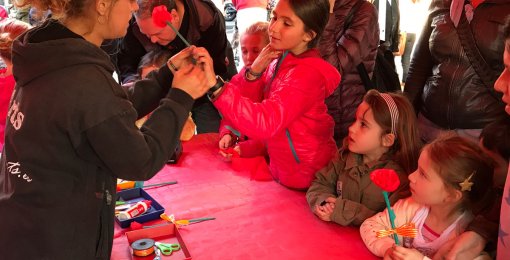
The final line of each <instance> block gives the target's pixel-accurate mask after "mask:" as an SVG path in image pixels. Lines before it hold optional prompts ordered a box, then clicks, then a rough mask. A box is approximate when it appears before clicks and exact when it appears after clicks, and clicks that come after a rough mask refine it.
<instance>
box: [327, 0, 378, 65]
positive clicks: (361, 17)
mask: <svg viewBox="0 0 510 260" xmlns="http://www.w3.org/2000/svg"><path fill="white" fill-rule="evenodd" d="M344 22H345V21H342V22H340V23H337V22H336V19H335V15H334V14H330V15H329V20H328V24H327V25H326V28H325V30H324V33H323V35H322V37H321V40H320V44H319V51H320V53H321V55H322V57H323V58H324V59H325V60H326V61H328V62H329V63H331V64H332V65H333V66H335V67H336V68H337V69H338V71H339V72H340V74H342V75H343V73H344V72H345V71H351V70H352V69H353V67H356V66H357V65H358V64H360V63H361V62H362V61H363V57H362V55H364V54H366V53H368V52H370V51H372V50H370V45H371V44H372V42H370V40H372V39H373V34H374V30H379V29H378V28H379V26H378V21H377V10H375V7H374V6H373V5H369V4H364V5H363V6H361V7H360V8H359V10H358V11H357V12H356V14H354V15H353V18H352V21H351V24H350V26H349V27H348V28H347V30H346V31H345V32H344V34H343V35H342V36H341V37H340V39H336V31H338V27H341V28H342V29H343V26H344ZM377 42H379V40H378V39H377ZM374 58H375V56H374Z"/></svg>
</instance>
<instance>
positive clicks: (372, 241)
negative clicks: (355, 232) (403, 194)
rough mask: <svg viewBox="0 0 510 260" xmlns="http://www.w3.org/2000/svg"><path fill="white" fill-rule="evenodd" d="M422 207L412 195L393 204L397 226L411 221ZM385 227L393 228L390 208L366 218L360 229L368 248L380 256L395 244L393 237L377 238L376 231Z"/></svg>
mask: <svg viewBox="0 0 510 260" xmlns="http://www.w3.org/2000/svg"><path fill="white" fill-rule="evenodd" d="M421 207H422V205H420V204H418V203H416V202H414V201H413V199H412V198H411V197H409V198H407V199H401V200H399V201H397V203H395V205H393V210H394V211H395V216H396V218H395V226H396V227H399V226H402V225H404V224H406V223H408V222H410V221H411V220H412V219H413V217H414V215H415V214H416V212H417V211H418V209H419V208H421ZM384 229H391V224H390V220H389V218H388V209H385V210H384V211H382V212H379V213H377V214H376V215H374V216H372V217H371V218H368V219H367V220H365V222H363V224H361V226H360V229H359V231H360V234H361V238H362V239H363V242H365V245H366V246H367V248H368V250H370V252H372V253H373V254H374V255H376V256H379V257H383V256H384V253H385V252H386V250H388V248H390V247H392V246H393V244H395V241H394V240H393V238H392V237H383V238H377V236H376V232H377V231H379V230H384ZM399 239H400V241H402V238H401V237H399Z"/></svg>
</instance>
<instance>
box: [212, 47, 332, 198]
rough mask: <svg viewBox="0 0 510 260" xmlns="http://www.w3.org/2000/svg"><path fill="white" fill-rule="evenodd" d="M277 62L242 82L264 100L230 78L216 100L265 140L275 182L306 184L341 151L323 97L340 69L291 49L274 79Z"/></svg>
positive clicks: (244, 129) (237, 123)
mask: <svg viewBox="0 0 510 260" xmlns="http://www.w3.org/2000/svg"><path fill="white" fill-rule="evenodd" d="M277 62H278V61H277V60H275V61H273V62H272V63H271V65H269V67H268V68H267V69H266V71H265V72H264V74H263V75H262V77H261V78H260V79H259V80H257V81H254V82H248V81H246V80H245V79H244V78H243V79H242V80H240V81H239V84H243V85H244V86H243V87H248V84H250V85H252V86H251V88H254V89H261V90H262V91H263V92H264V100H263V101H262V102H260V103H257V102H253V101H251V100H250V99H248V98H245V97H242V95H241V93H240V91H239V88H238V87H236V86H233V85H232V83H227V84H226V85H225V87H224V89H223V92H222V93H221V95H220V96H219V97H217V99H216V100H214V101H213V103H214V105H215V106H216V108H218V110H219V111H220V112H221V114H222V115H223V116H224V117H225V118H227V119H228V120H229V121H230V122H231V123H232V125H233V127H234V128H235V129H237V130H239V131H240V132H241V133H243V134H246V135H247V136H249V137H250V138H252V139H256V140H262V141H263V142H265V144H266V147H267V152H268V154H269V158H270V161H271V162H270V170H271V174H272V175H273V177H274V179H275V180H276V181H278V182H280V183H281V184H282V185H284V186H287V187H290V188H296V189H306V188H308V187H309V186H310V183H311V182H312V180H313V178H314V175H315V173H316V172H317V171H318V170H320V169H321V168H323V167H324V166H326V164H327V163H328V162H329V161H330V160H331V159H332V158H333V156H335V155H336V154H337V147H336V144H335V141H334V140H333V128H334V122H333V119H332V118H331V116H330V115H329V114H328V111H327V108H326V105H325V103H324V100H325V99H326V97H328V96H329V95H331V93H333V91H334V90H335V88H336V87H337V86H338V83H339V82H340V74H339V73H338V71H337V70H336V69H335V68H334V67H333V66H331V65H330V64H329V63H327V62H326V61H324V60H323V59H322V58H321V57H320V54H319V52H318V51H317V50H316V49H311V50H308V51H306V52H304V53H302V54H300V55H298V56H294V55H292V54H290V53H289V54H288V55H287V56H286V57H285V58H284V60H283V62H282V63H281V65H280V66H279V68H278V71H277V74H276V76H275V77H274V80H273V81H272V82H271V79H272V77H273V73H274V71H275V69H276V65H277ZM267 84H270V85H269V86H267ZM261 86H265V87H261ZM293 151H295V155H296V156H295V155H294V153H293ZM296 157H297V158H296Z"/></svg>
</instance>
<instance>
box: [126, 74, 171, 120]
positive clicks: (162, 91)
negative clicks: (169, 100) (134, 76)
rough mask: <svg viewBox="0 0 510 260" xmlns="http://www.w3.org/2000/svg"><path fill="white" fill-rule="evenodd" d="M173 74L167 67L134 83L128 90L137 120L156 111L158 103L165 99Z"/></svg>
mask: <svg viewBox="0 0 510 260" xmlns="http://www.w3.org/2000/svg"><path fill="white" fill-rule="evenodd" d="M172 79H173V74H172V73H171V72H170V70H169V69H168V67H167V65H163V66H162V67H161V68H160V69H159V70H155V71H153V72H151V73H149V74H148V76H147V78H146V79H143V80H139V81H136V82H135V83H134V84H133V85H131V86H130V87H129V88H128V90H127V93H128V96H129V100H130V101H131V102H132V103H133V107H134V108H135V109H136V111H137V112H138V118H141V117H144V116H145V115H147V114H149V113H150V112H151V111H152V110H154V109H156V107H157V106H158V104H159V101H160V100H161V99H162V98H163V97H165V95H166V94H167V93H168V90H169V89H170V87H171V85H172Z"/></svg>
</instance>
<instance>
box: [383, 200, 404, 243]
mask: <svg viewBox="0 0 510 260" xmlns="http://www.w3.org/2000/svg"><path fill="white" fill-rule="evenodd" d="M382 193H383V196H384V201H385V202H386V208H388V215H389V217H390V223H391V228H392V229H395V212H394V211H393V209H392V208H391V206H390V199H389V198H388V192H386V191H383V192H382ZM393 239H395V244H396V245H397V246H398V245H400V243H399V242H398V235H397V234H393Z"/></svg>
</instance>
